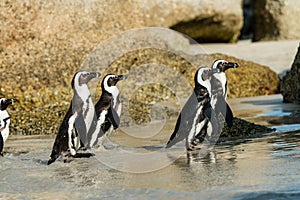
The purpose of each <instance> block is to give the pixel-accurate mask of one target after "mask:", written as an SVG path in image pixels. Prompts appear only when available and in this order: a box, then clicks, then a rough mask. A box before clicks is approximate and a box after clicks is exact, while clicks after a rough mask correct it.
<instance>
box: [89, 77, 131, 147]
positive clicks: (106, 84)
mask: <svg viewBox="0 0 300 200" xmlns="http://www.w3.org/2000/svg"><path fill="white" fill-rule="evenodd" d="M126 78H127V76H126V75H115V74H107V75H106V76H105V77H104V78H103V81H102V83H101V89H102V94H101V97H100V99H99V101H98V102H97V103H96V105H95V113H96V115H95V116H96V119H94V122H95V123H94V124H93V126H91V128H90V131H89V133H88V141H89V144H88V148H92V147H96V145H97V143H98V139H99V138H101V137H103V136H104V135H105V134H108V133H110V132H111V131H112V129H116V128H118V126H119V123H120V115H121V109H122V104H121V102H120V100H119V94H120V92H119V89H118V88H117V83H118V82H119V81H121V80H125V79H126Z"/></svg>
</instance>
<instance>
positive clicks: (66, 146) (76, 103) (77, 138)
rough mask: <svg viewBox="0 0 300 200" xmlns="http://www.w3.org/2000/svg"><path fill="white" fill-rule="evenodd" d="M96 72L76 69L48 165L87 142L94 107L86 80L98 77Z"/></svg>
mask: <svg viewBox="0 0 300 200" xmlns="http://www.w3.org/2000/svg"><path fill="white" fill-rule="evenodd" d="M100 75H101V74H100V73H98V72H88V71H78V72H77V73H75V75H74V77H73V79H72V82H71V86H72V89H73V92H74V94H73V98H72V101H71V103H70V107H69V109H68V111H67V113H66V115H65V117H64V119H63V121H62V124H61V126H60V128H59V130H58V134H57V136H56V138H55V142H54V145H53V149H52V153H51V155H50V159H49V161H48V165H50V164H51V163H53V162H55V160H56V159H57V158H58V157H59V156H60V155H63V154H67V155H71V156H75V155H76V152H77V150H78V149H79V148H80V147H83V146H84V145H86V143H87V138H86V135H87V132H88V131H89V129H90V126H91V124H92V122H93V119H94V115H95V107H94V103H93V101H92V98H91V94H90V91H89V88H88V86H87V84H88V82H89V81H90V80H92V79H93V78H98V77H99V76H100Z"/></svg>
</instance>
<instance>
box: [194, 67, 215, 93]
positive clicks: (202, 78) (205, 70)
mask: <svg viewBox="0 0 300 200" xmlns="http://www.w3.org/2000/svg"><path fill="white" fill-rule="evenodd" d="M211 75H212V73H211V69H210V68H209V67H200V68H199V69H198V70H197V72H196V74H195V77H194V80H195V86H196V87H197V86H199V85H201V86H202V87H205V88H206V89H208V90H210V88H211V85H210V78H211Z"/></svg>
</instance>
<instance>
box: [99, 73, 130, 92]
mask: <svg viewBox="0 0 300 200" xmlns="http://www.w3.org/2000/svg"><path fill="white" fill-rule="evenodd" d="M126 78H127V76H126V75H115V74H107V75H106V76H105V77H104V79H103V81H102V84H101V87H102V91H107V92H109V93H112V90H113V88H116V85H117V83H118V82H119V81H121V80H125V79H126Z"/></svg>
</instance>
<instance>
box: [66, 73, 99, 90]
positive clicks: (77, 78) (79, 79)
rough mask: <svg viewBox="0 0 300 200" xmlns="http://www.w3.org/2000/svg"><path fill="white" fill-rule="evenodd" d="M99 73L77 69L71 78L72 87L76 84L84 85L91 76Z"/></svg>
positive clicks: (97, 75)
mask: <svg viewBox="0 0 300 200" xmlns="http://www.w3.org/2000/svg"><path fill="white" fill-rule="evenodd" d="M100 75H101V73H99V72H88V71H78V72H76V73H75V75H74V77H73V79H72V83H71V85H72V88H74V87H77V86H79V87H80V86H82V85H86V84H87V83H88V82H89V81H90V80H92V79H93V78H98V77H100Z"/></svg>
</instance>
